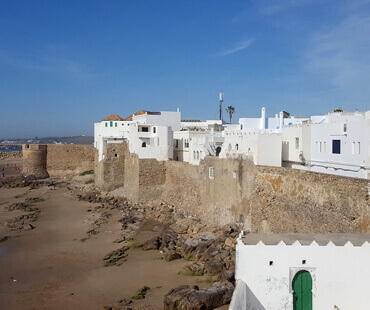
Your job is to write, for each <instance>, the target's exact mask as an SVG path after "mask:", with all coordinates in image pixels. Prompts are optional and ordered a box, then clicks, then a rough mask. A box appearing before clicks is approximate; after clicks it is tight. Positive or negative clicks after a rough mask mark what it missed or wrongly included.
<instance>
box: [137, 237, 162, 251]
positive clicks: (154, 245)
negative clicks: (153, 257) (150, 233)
mask: <svg viewBox="0 0 370 310" xmlns="http://www.w3.org/2000/svg"><path fill="white" fill-rule="evenodd" d="M161 243H162V239H161V238H160V237H155V238H152V239H150V240H148V241H146V242H145V243H144V244H143V247H142V249H143V250H144V251H148V250H158V249H159V247H160V246H161Z"/></svg>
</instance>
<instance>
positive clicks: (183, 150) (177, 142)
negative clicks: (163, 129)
mask: <svg viewBox="0 0 370 310" xmlns="http://www.w3.org/2000/svg"><path fill="white" fill-rule="evenodd" d="M189 141H190V132H189V131H175V132H174V133H173V151H174V153H173V159H174V160H177V161H184V162H187V163H188V162H189V145H190V142H189Z"/></svg>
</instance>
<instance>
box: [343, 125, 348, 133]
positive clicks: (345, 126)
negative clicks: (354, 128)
mask: <svg viewBox="0 0 370 310" xmlns="http://www.w3.org/2000/svg"><path fill="white" fill-rule="evenodd" d="M343 132H347V124H343Z"/></svg>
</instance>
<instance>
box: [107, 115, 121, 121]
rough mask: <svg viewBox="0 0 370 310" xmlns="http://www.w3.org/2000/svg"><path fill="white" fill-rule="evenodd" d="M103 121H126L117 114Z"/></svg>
mask: <svg viewBox="0 0 370 310" xmlns="http://www.w3.org/2000/svg"><path fill="white" fill-rule="evenodd" d="M103 121H124V119H123V118H122V117H120V116H118V115H116V114H112V115H110V116H108V117H106V118H103Z"/></svg>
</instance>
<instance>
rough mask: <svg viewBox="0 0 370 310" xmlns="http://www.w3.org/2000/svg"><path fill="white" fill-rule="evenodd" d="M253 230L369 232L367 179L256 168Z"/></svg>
mask: <svg viewBox="0 0 370 310" xmlns="http://www.w3.org/2000/svg"><path fill="white" fill-rule="evenodd" d="M256 171H257V172H256V182H255V184H254V192H255V195H254V196H255V197H254V206H253V211H252V227H253V228H254V229H255V230H256V231H258V232H274V233H285V232H302V233H304V232H307V233H309V232H315V233H331V232H332V233H341V232H361V233H368V232H370V225H369V218H370V210H369V194H368V182H367V180H361V179H354V178H346V177H338V176H333V175H326V174H320V173H314V172H308V171H302V170H295V169H289V168H273V167H256Z"/></svg>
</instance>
